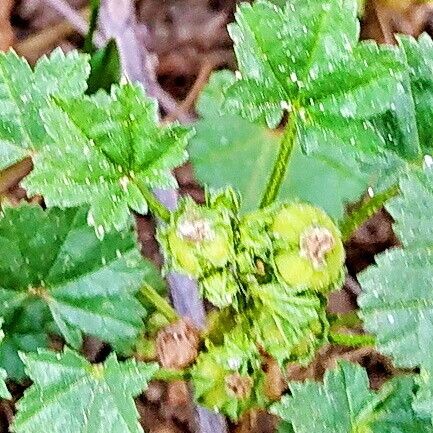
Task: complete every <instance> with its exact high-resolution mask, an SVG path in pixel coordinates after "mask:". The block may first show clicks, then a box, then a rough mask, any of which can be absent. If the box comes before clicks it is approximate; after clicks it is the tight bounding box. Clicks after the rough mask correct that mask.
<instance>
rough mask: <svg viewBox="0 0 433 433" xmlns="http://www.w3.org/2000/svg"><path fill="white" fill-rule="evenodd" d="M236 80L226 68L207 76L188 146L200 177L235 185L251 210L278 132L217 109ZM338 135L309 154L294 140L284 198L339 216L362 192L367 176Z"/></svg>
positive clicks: (212, 182) (215, 183)
mask: <svg viewBox="0 0 433 433" xmlns="http://www.w3.org/2000/svg"><path fill="white" fill-rule="evenodd" d="M234 80H235V78H234V75H233V74H232V73H231V72H229V71H221V72H217V73H214V74H213V75H212V76H211V78H210V82H209V84H208V85H207V86H206V88H205V89H204V91H203V92H202V94H201V96H200V99H199V102H198V112H199V113H200V115H201V116H202V118H201V120H199V121H198V123H197V124H196V125H195V128H196V131H197V133H196V135H195V136H194V137H193V139H192V140H191V146H190V148H189V152H190V155H191V160H192V162H193V167H194V171H195V174H196V176H197V178H198V180H199V181H200V182H202V183H203V184H206V185H208V186H210V187H212V188H216V189H218V188H224V187H226V186H228V185H232V186H234V187H235V188H236V189H237V190H239V191H240V193H241V194H242V206H243V209H242V210H243V211H250V210H253V209H256V208H257V206H258V204H259V201H260V198H261V197H260V194H261V191H263V189H264V187H265V183H266V175H265V174H266V173H269V172H270V171H271V168H272V164H273V163H274V161H275V160H276V157H277V153H278V142H279V139H280V135H279V134H278V133H273V132H272V131H269V130H268V129H266V128H265V127H263V126H260V125H256V124H252V123H250V122H249V121H247V120H245V119H242V118H241V117H240V116H237V115H234V114H226V113H222V112H221V110H220V109H221V105H222V102H223V97H222V95H223V93H224V91H225V89H227V87H229V86H230V85H231V84H232V83H233V82H234ZM343 128H345V125H343ZM310 131H311V130H310ZM364 136H365V140H366V142H367V141H368V140H369V139H370V135H369V134H366V133H365V129H364V134H363V137H364ZM336 140H337V138H335V139H332V140H331V139H330V140H327V141H326V142H322V143H321V144H320V146H318V148H317V150H316V151H315V152H314V153H312V154H311V155H303V154H302V152H301V150H300V149H299V146H297V148H296V149H295V151H294V154H293V157H292V160H291V163H290V166H289V168H288V176H287V178H286V180H285V181H284V183H283V186H282V190H281V194H280V198H281V199H282V200H284V199H293V198H298V199H300V200H303V201H308V202H311V203H313V204H315V205H318V206H320V207H322V208H323V209H324V210H326V212H327V213H328V214H330V215H331V216H333V217H334V218H340V217H341V216H342V214H343V212H344V205H345V203H347V202H352V201H355V200H356V199H358V198H359V197H360V195H361V194H362V192H363V191H364V190H365V188H366V187H367V186H368V180H369V176H368V175H367V174H366V173H365V171H364V172H363V171H362V170H361V167H360V165H359V164H358V163H357V162H356V160H355V157H356V152H353V149H352V148H351V147H349V146H346V143H343V145H342V146H341V147H340V146H336V145H335V143H336ZM310 142H311V141H310ZM368 143H370V142H368ZM368 145H369V144H368ZM351 150H352V153H353V155H352V154H350V151H351ZM352 157H353V158H352ZM239 161H241V163H239Z"/></svg>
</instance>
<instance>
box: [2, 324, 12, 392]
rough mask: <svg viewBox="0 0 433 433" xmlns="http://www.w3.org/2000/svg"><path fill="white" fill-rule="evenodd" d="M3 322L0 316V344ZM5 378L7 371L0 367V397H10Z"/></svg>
mask: <svg viewBox="0 0 433 433" xmlns="http://www.w3.org/2000/svg"><path fill="white" fill-rule="evenodd" d="M2 324H3V319H2V318H0V346H1V342H2V340H3V337H4V333H3V331H2V330H1V325H2ZM6 378H7V373H6V370H4V369H3V368H0V399H1V398H12V396H11V394H10V392H9V390H8V388H7V386H6V383H5V379H6Z"/></svg>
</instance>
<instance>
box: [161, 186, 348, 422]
mask: <svg viewBox="0 0 433 433" xmlns="http://www.w3.org/2000/svg"><path fill="white" fill-rule="evenodd" d="M158 237H159V240H160V242H161V244H162V245H163V247H164V250H165V256H166V263H168V267H169V269H174V270H176V271H180V272H182V273H185V274H187V275H189V276H191V277H194V278H196V279H197V280H198V284H199V287H200V289H201V293H202V295H203V296H204V297H205V298H206V299H207V300H208V301H210V302H211V303H212V304H214V305H215V306H217V307H219V308H220V310H219V312H218V313H217V314H216V316H215V314H213V315H212V317H213V319H212V322H211V324H210V328H211V329H209V330H208V335H207V341H206V350H205V351H202V352H201V354H200V355H199V357H198V359H197V360H196V363H195V365H194V367H193V369H192V379H193V384H194V388H195V393H196V397H197V399H198V401H199V402H200V403H201V404H203V405H205V406H207V407H210V408H212V409H218V410H219V411H220V412H223V413H225V414H227V415H229V416H230V417H232V418H236V417H237V416H239V414H240V413H242V412H243V411H245V410H246V409H248V408H250V407H253V406H254V405H257V406H260V405H261V403H263V402H261V403H260V402H259V400H258V397H257V396H260V395H263V392H262V391H263V390H262V389H261V388H260V387H262V386H263V385H262V384H263V377H264V372H263V371H262V368H261V357H263V356H265V357H271V358H273V359H275V360H276V361H277V363H278V365H279V366H280V367H283V366H284V365H285V364H286V363H290V362H296V363H298V364H303V365H306V364H308V363H309V362H310V361H311V359H312V358H313V357H314V355H315V353H316V351H317V349H318V348H319V347H320V346H322V345H323V344H324V343H325V342H326V341H327V338H328V330H329V323H328V320H327V316H326V295H327V294H328V293H329V291H331V290H333V289H335V288H337V286H338V285H339V284H341V283H342V277H343V275H344V259H345V257H344V248H343V244H342V241H341V236H340V233H339V230H338V228H337V227H336V226H335V224H334V223H333V222H332V220H331V219H330V218H329V217H328V216H327V215H326V214H325V213H324V212H323V211H322V210H320V209H318V208H316V207H313V206H311V205H309V204H305V203H298V202H296V203H284V204H276V205H272V206H270V207H269V208H266V209H260V210H257V211H254V212H251V213H248V214H245V215H240V213H239V199H238V197H237V195H236V194H235V193H234V192H233V191H232V190H230V189H228V190H226V191H224V192H223V193H219V194H212V195H208V196H207V199H206V203H205V205H198V204H196V203H194V202H193V201H192V200H191V199H189V198H186V199H184V200H183V201H182V203H181V205H180V207H179V209H178V210H177V211H176V212H175V213H174V214H173V215H172V219H171V222H170V224H168V225H167V226H166V227H164V228H163V229H161V230H160V231H159V233H158ZM218 335H224V338H223V339H221V338H219V339H218ZM215 336H217V338H215ZM235 361H236V362H235Z"/></svg>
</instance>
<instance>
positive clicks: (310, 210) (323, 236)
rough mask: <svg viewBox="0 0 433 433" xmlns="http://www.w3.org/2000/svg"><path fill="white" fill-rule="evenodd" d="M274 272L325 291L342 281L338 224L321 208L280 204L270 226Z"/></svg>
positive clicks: (296, 285) (296, 283)
mask: <svg viewBox="0 0 433 433" xmlns="http://www.w3.org/2000/svg"><path fill="white" fill-rule="evenodd" d="M271 232H272V236H273V238H274V248H275V250H276V251H277V252H276V253H275V256H274V263H275V268H276V271H277V275H279V277H280V278H281V280H282V281H284V282H285V283H286V284H288V285H289V286H290V287H293V288H295V289H299V290H306V289H312V290H315V291H319V292H326V291H328V290H329V289H332V288H333V287H334V286H335V285H336V284H337V283H339V282H340V281H341V276H342V274H343V271H344V259H345V254H344V247H343V243H342V241H341V235H340V232H339V230H338V228H337V227H336V226H335V224H334V223H333V222H332V220H331V219H330V218H329V217H328V216H327V215H326V214H325V213H324V212H323V211H322V210H320V209H318V208H315V207H313V206H310V205H307V204H298V203H295V204H289V205H284V206H282V207H281V208H280V209H279V210H278V211H277V213H276V215H275V217H274V221H273V224H272V228H271Z"/></svg>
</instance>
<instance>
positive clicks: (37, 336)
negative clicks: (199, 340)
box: [0, 205, 149, 375]
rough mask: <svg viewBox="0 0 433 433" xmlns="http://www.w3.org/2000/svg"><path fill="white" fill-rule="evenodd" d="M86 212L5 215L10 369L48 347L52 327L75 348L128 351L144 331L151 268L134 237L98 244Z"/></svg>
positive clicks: (28, 210)
mask: <svg viewBox="0 0 433 433" xmlns="http://www.w3.org/2000/svg"><path fill="white" fill-rule="evenodd" d="M86 212H87V209H86V208H80V209H77V208H75V209H68V210H66V211H63V210H59V209H52V210H49V211H43V210H42V209H41V208H39V207H37V206H30V205H23V206H20V207H18V208H8V209H5V210H4V216H3V218H2V219H1V220H0V251H2V254H1V256H2V257H3V259H2V261H1V262H0V305H1V308H2V314H3V316H4V318H5V329H6V334H7V336H8V338H7V340H6V341H5V343H6V344H5V347H4V348H2V352H1V355H2V356H1V357H0V359H2V360H3V361H4V366H5V367H6V368H11V369H12V370H13V369H14V366H15V365H16V364H14V363H13V360H11V352H12V357H13V355H15V353H16V352H15V353H14V348H15V350H16V348H19V349H21V350H24V351H28V350H34V349H35V347H37V346H38V345H40V344H42V343H46V337H45V335H44V333H45V332H46V331H47V330H48V329H47V328H48V327H49V323H50V322H51V321H52V320H54V322H55V324H56V326H57V328H58V330H57V332H60V333H61V334H62V335H63V337H64V338H65V339H66V341H67V342H68V343H69V344H70V345H72V346H74V347H76V348H78V347H79V346H80V344H81V334H82V333H87V334H90V335H93V336H95V337H98V338H100V339H101V340H103V341H106V342H108V343H111V344H112V345H114V347H115V348H116V349H118V350H121V351H128V350H129V349H130V348H131V345H132V344H133V343H134V339H135V337H136V336H137V334H138V332H139V331H140V329H141V328H142V326H143V322H142V318H143V316H144V315H145V310H144V309H143V307H142V306H141V305H140V303H139V302H138V300H136V299H135V297H134V295H135V293H136V292H137V290H138V288H139V287H140V285H141V284H142V283H143V281H144V279H145V278H146V277H147V275H148V272H149V267H148V265H147V262H145V261H144V260H143V259H142V257H141V255H140V252H139V250H138V248H137V246H136V241H135V238H134V236H133V235H132V233H131V231H129V230H126V231H125V232H123V233H122V234H112V235H107V236H106V237H105V238H104V240H103V241H100V240H98V239H97V237H96V235H95V233H94V231H93V229H92V228H91V227H89V226H88V225H87V223H86ZM15 357H16V355H15ZM11 363H12V364H11ZM15 373H16V374H18V375H19V372H18V373H17V372H15Z"/></svg>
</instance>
